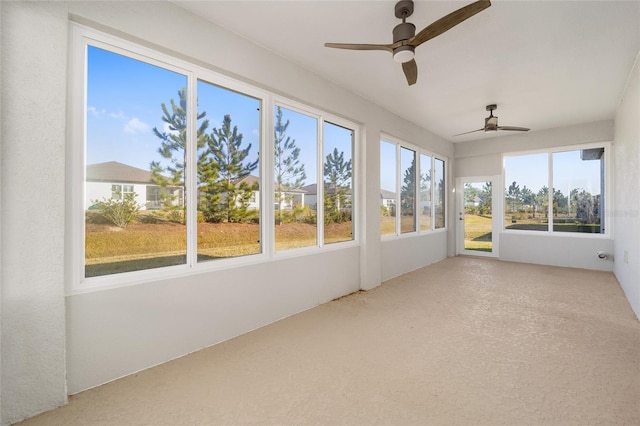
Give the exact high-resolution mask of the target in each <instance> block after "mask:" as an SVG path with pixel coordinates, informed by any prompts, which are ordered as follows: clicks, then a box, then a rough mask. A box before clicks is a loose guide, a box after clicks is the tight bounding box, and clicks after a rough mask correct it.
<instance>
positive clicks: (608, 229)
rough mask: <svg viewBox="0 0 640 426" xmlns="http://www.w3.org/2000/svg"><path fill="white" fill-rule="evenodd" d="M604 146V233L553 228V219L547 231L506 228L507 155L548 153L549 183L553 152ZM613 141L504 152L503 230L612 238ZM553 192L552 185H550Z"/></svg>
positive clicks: (521, 233) (526, 233)
mask: <svg viewBox="0 0 640 426" xmlns="http://www.w3.org/2000/svg"><path fill="white" fill-rule="evenodd" d="M593 148H604V152H605V155H604V195H605V196H604V206H602V211H603V218H604V223H605V227H604V233H601V234H600V233H598V234H591V233H579V232H561V231H554V230H553V220H551V221H549V224H548V227H547V230H546V231H532V230H526V229H506V227H505V188H506V181H505V179H506V172H505V160H506V157H519V156H524V155H535V154H548V178H547V184H550V183H551V182H552V180H553V154H554V153H558V152H567V151H579V150H583V149H593ZM611 153H612V151H611V141H605V142H590V143H586V144H575V145H563V146H554V147H552V148H541V149H536V150H528V151H515V152H506V153H503V154H502V197H501V198H502V204H503V207H502V209H501V212H500V221H501V223H502V226H501V232H508V233H509V234H514V235H517V234H520V235H545V236H549V237H553V238H558V237H561V238H592V239H610V238H611V236H612V235H613V220H612V219H613V218H612V216H611V211H610V208H609V206H612V205H613V200H612V198H613V182H612V179H613V174H612V173H611V164H612V163H611V162H612V158H611V157H612V155H611ZM549 191H550V192H551V187H549ZM549 204H550V205H549V210H548V215H549V217H553V206H552V205H551V203H549Z"/></svg>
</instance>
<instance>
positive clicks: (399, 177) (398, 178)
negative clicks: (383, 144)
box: [396, 144, 402, 235]
mask: <svg viewBox="0 0 640 426" xmlns="http://www.w3.org/2000/svg"><path fill="white" fill-rule="evenodd" d="M401 154H402V147H401V146H400V144H396V235H400V234H402V205H401V204H400V203H401V192H402V170H401V169H400V168H401V164H402V162H401V158H400V157H401Z"/></svg>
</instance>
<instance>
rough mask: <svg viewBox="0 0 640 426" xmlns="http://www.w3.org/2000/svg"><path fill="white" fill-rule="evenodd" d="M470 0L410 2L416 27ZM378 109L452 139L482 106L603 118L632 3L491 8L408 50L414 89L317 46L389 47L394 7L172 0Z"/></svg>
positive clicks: (362, 57) (508, 117)
mask: <svg viewBox="0 0 640 426" xmlns="http://www.w3.org/2000/svg"><path fill="white" fill-rule="evenodd" d="M469 3H471V1H416V2H415V11H414V13H413V15H412V16H411V17H410V18H409V19H407V21H408V22H412V23H414V24H415V25H416V28H417V29H416V31H420V30H421V29H422V28H424V27H425V26H427V25H429V24H431V23H432V22H433V21H435V20H437V19H439V18H440V17H442V16H444V15H446V14H448V13H450V12H453V11H454V10H456V9H458V8H460V7H463V6H465V5H466V4H469ZM176 4H178V5H179V6H181V7H183V8H185V9H187V10H189V11H191V12H193V13H194V14H196V15H199V16H201V17H203V18H205V19H208V20H210V21H212V22H215V23H216V24H218V25H220V26H222V27H224V28H227V29H228V30H230V31H232V32H234V33H237V34H239V35H241V36H243V37H245V38H248V39H250V40H252V41H254V42H255V43H257V44H259V45H261V46H263V47H265V48H267V49H269V50H271V51H273V52H275V53H277V54H278V55H280V56H283V57H285V58H287V59H289V60H291V61H293V62H295V63H297V64H299V65H301V66H303V67H305V68H307V69H310V70H312V71H313V72H315V73H317V74H320V75H322V76H324V77H325V78H327V79H329V80H331V81H333V82H335V83H337V84H338V85H340V86H343V87H345V88H346V89H348V90H350V91H352V92H355V93H357V94H359V95H361V96H363V97H365V98H367V99H369V100H371V101H373V102H374V103H376V104H378V105H382V106H384V107H385V108H386V109H388V110H389V111H392V112H393V113H395V114H397V115H399V116H401V117H404V118H406V119H407V120H409V121H411V122H413V123H416V124H417V125H419V126H421V127H423V128H427V129H429V130H430V131H432V132H433V133H435V134H437V135H439V136H441V137H442V138H444V139H447V140H450V141H453V142H458V141H467V140H472V139H480V138H485V137H493V136H499V135H506V134H511V132H498V133H497V134H496V132H488V133H484V132H478V133H473V134H471V135H466V136H459V137H455V138H454V137H452V135H454V134H457V133H461V132H466V131H469V130H475V129H479V128H481V127H483V126H484V118H485V117H486V116H488V112H486V111H485V106H486V105H487V104H491V103H496V104H498V110H497V111H496V113H495V115H497V116H498V117H500V121H499V124H500V125H503V126H523V127H530V128H531V129H532V130H541V129H548V128H554V127H562V126H567V125H572V124H578V123H586V122H592V121H599V120H606V119H612V118H614V114H615V109H616V107H617V104H618V102H619V100H620V96H621V94H622V92H623V89H624V85H625V83H626V79H627V76H628V74H629V72H630V70H631V67H632V66H633V63H634V61H635V58H636V56H637V55H638V51H639V49H640V1H562V2H561V1H499V0H494V1H493V4H492V5H491V7H489V8H488V9H486V10H484V11H482V12H480V13H479V14H477V15H475V16H473V17H471V18H470V19H468V20H467V21H465V22H463V23H461V24H460V25H458V26H456V27H454V28H452V29H451V30H449V31H448V32H446V33H444V34H442V35H441V36H439V37H436V38H435V39H432V40H430V41H428V42H426V43H425V44H423V45H421V46H420V47H418V48H417V49H416V62H417V64H418V82H417V83H416V84H415V85H413V86H408V85H407V83H406V80H405V77H404V75H403V73H402V68H401V66H400V65H399V64H396V63H395V62H394V61H393V59H392V56H391V54H389V53H387V52H381V51H350V50H340V49H329V48H326V47H324V43H325V42H338V43H391V42H392V35H391V31H392V29H393V27H394V26H395V25H396V24H398V23H399V22H400V20H399V19H397V18H396V17H395V16H394V5H395V1H379V0H377V1H366V0H361V1H269V0H266V1H186V2H183V1H177V2H176Z"/></svg>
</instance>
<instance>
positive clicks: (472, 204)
mask: <svg viewBox="0 0 640 426" xmlns="http://www.w3.org/2000/svg"><path fill="white" fill-rule="evenodd" d="M480 204H482V199H481V198H480V197H478V196H477V195H475V196H474V197H473V199H471V200H466V201H465V202H464V206H465V207H478V206H479V205H480Z"/></svg>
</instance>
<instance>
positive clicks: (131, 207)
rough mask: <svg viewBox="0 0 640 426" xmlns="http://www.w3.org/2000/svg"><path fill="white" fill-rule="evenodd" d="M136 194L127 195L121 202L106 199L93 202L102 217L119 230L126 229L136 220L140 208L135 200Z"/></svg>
mask: <svg viewBox="0 0 640 426" xmlns="http://www.w3.org/2000/svg"><path fill="white" fill-rule="evenodd" d="M135 197H136V194H135V193H129V194H125V196H124V197H122V199H120V200H114V199H106V198H103V199H102V201H97V200H96V201H92V203H94V204H95V205H96V207H97V208H98V210H100V212H101V213H102V216H103V217H104V218H105V219H107V220H108V221H109V222H110V223H112V224H114V225H115V226H117V227H119V228H126V227H127V225H129V224H130V223H131V222H133V221H134V220H136V218H137V217H138V212H139V211H140V206H139V205H138V204H137V203H136V200H135Z"/></svg>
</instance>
